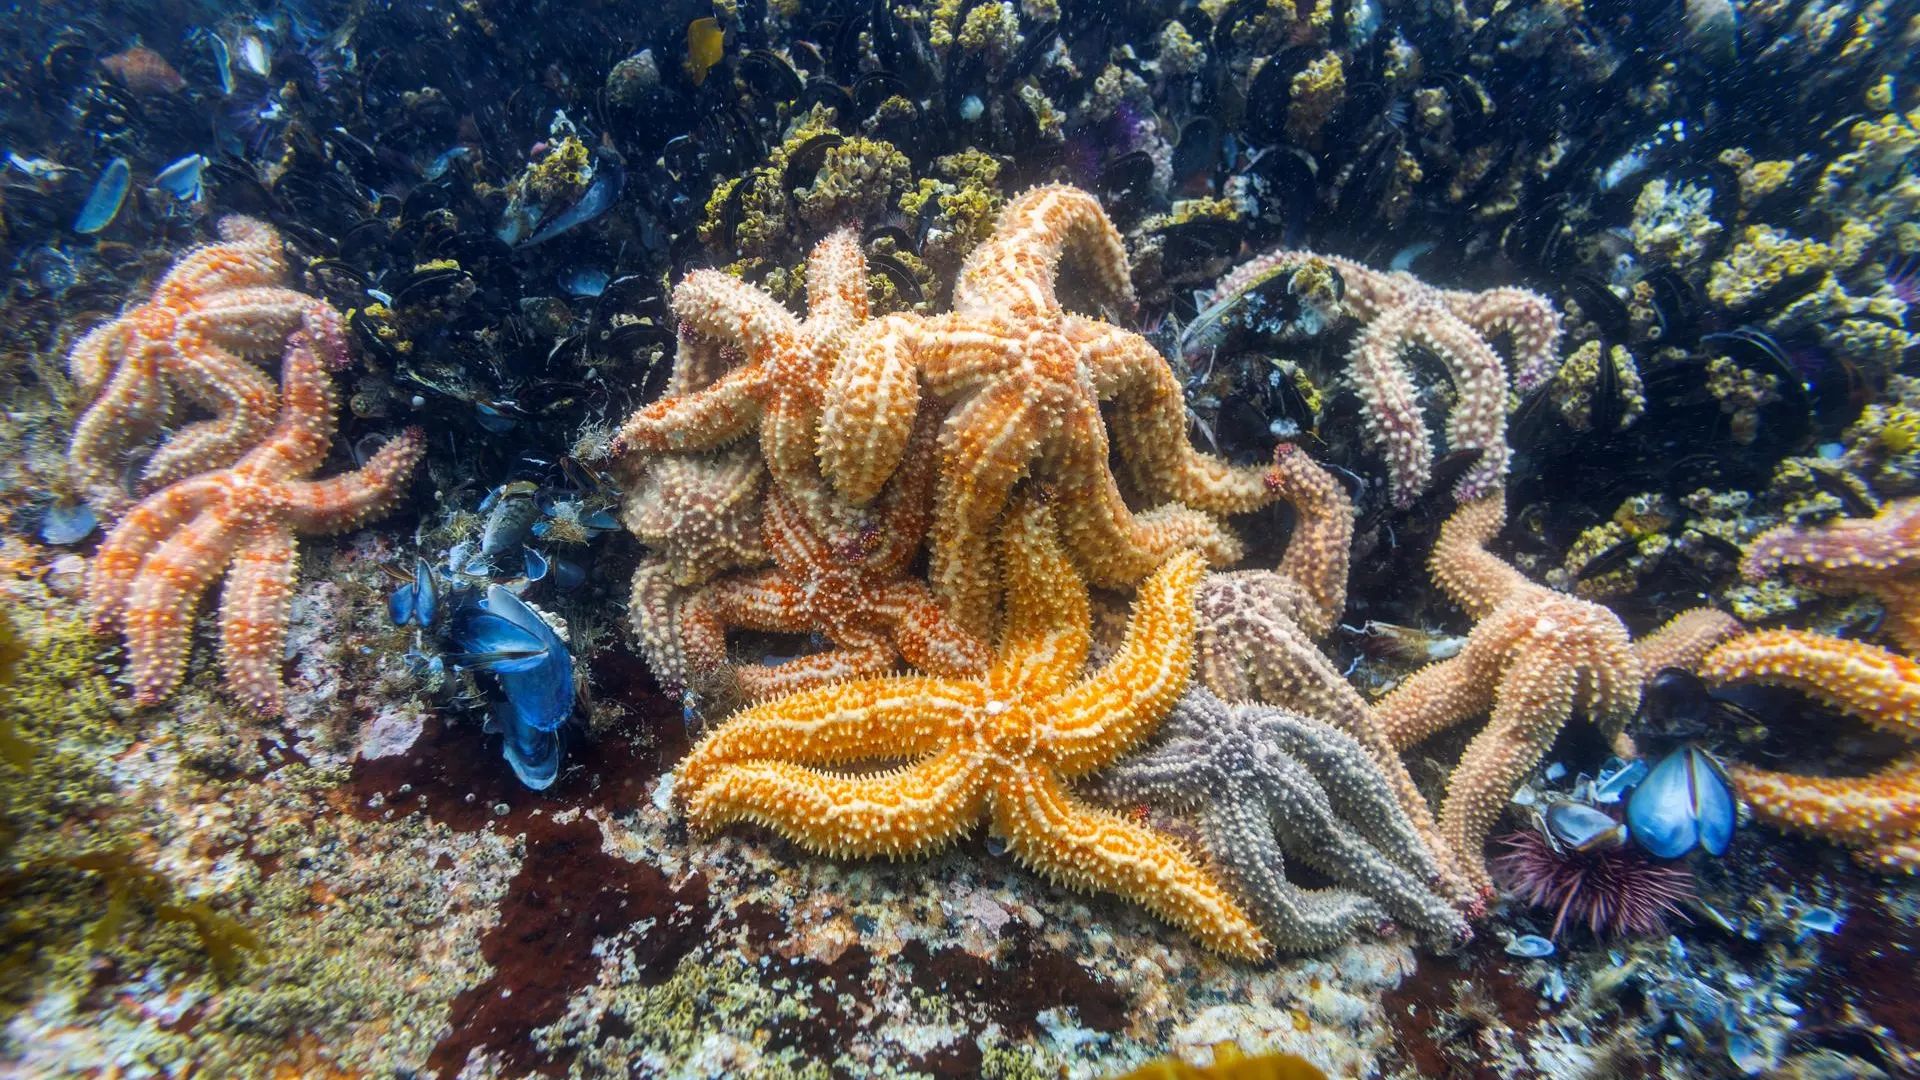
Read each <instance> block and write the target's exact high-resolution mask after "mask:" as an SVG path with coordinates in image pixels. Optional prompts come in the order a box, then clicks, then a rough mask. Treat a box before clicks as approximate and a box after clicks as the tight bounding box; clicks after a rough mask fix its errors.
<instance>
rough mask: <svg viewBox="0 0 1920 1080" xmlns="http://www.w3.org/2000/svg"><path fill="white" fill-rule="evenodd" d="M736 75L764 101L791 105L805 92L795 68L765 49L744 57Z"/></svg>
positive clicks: (738, 65)
mask: <svg viewBox="0 0 1920 1080" xmlns="http://www.w3.org/2000/svg"><path fill="white" fill-rule="evenodd" d="M734 72H735V74H736V75H737V76H738V77H739V79H740V81H741V82H742V83H744V84H745V85H746V87H747V89H748V90H749V91H751V92H752V93H753V95H754V96H755V97H756V98H759V99H760V100H762V101H767V102H782V101H792V100H793V99H794V98H797V97H799V96H800V94H801V93H802V91H804V90H805V89H806V87H805V85H804V84H803V83H801V81H800V76H799V74H798V73H796V72H795V71H794V70H793V65H791V64H789V63H787V62H786V61H785V60H784V59H782V58H781V57H780V56H779V54H777V53H774V52H771V51H769V50H766V49H754V50H753V51H752V52H749V53H747V54H746V55H745V56H742V57H741V58H740V62H739V63H738V64H737V65H736V66H735V68H734Z"/></svg>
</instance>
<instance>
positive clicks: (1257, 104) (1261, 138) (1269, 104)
mask: <svg viewBox="0 0 1920 1080" xmlns="http://www.w3.org/2000/svg"><path fill="white" fill-rule="evenodd" d="M1318 55H1319V50H1318V49H1317V48H1315V47H1312V46H1307V45H1296V46H1293V47H1292V48H1289V49H1286V50H1284V51H1283V52H1281V53H1280V54H1279V55H1277V56H1273V57H1269V58H1268V60H1267V62H1266V63H1265V64H1262V65H1261V67H1260V73H1259V74H1257V75H1255V76H1254V77H1253V83H1252V85H1250V86H1248V87H1247V116H1246V127H1247V134H1248V136H1249V137H1251V138H1252V139H1253V140H1254V141H1256V142H1261V143H1270V142H1280V141H1281V140H1283V139H1285V138H1286V137H1287V105H1288V103H1289V102H1290V101H1291V100H1292V99H1293V77H1294V76H1295V75H1298V74H1300V73H1301V72H1302V71H1305V70H1306V69H1307V65H1308V64H1311V63H1312V62H1313V61H1314V59H1315V58H1316V57H1317V56H1318Z"/></svg>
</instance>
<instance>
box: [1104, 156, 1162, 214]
mask: <svg viewBox="0 0 1920 1080" xmlns="http://www.w3.org/2000/svg"><path fill="white" fill-rule="evenodd" d="M1094 186H1095V187H1097V188H1098V189H1099V191H1100V194H1101V195H1102V196H1103V197H1105V199H1106V200H1107V202H1108V203H1109V204H1113V205H1121V206H1133V205H1139V204H1141V203H1143V202H1145V201H1146V200H1147V199H1148V198H1150V197H1152V195H1153V155H1152V154H1149V153H1147V152H1146V151H1145V150H1135V151H1133V152H1132V153H1129V154H1122V155H1120V156H1119V157H1117V158H1114V159H1113V160H1112V161H1109V162H1107V164H1106V166H1105V167H1104V168H1102V169H1101V170H1100V176H1099V179H1098V180H1097V181H1096V182H1095V185H1094Z"/></svg>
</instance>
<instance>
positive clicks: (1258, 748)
mask: <svg viewBox="0 0 1920 1080" xmlns="http://www.w3.org/2000/svg"><path fill="white" fill-rule="evenodd" d="M1099 783H1100V785H1101V789H1102V790H1103V791H1104V792H1106V793H1107V794H1109V795H1112V796H1115V797H1118V798H1120V799H1125V800H1129V801H1145V802H1150V803H1155V804H1158V805H1162V806H1166V807H1168V808H1170V809H1185V810H1197V811H1198V812H1199V822H1200V827H1201V833H1202V836H1203V837H1204V839H1205V842H1206V845H1207V848H1208V850H1209V851H1210V853H1211V854H1212V856H1213V860H1214V862H1215V864H1216V865H1218V866H1219V868H1220V869H1221V870H1222V872H1223V873H1224V874H1225V875H1226V876H1227V878H1228V879H1229V881H1230V882H1231V883H1232V884H1233V885H1234V886H1236V887H1237V890H1238V892H1239V893H1240V895H1241V898H1242V899H1243V900H1245V901H1246V903H1247V905H1248V907H1249V908H1250V909H1251V910H1252V912H1253V914H1254V917H1255V918H1256V919H1258V920H1259V921H1260V923H1261V928H1262V929H1263V930H1265V931H1266V932H1267V936H1268V938H1269V939H1271V940H1272V942H1273V944H1274V947H1275V948H1276V949H1279V950H1283V951H1290V952H1307V951H1311V950H1315V949H1323V948H1327V947H1328V946H1331V945H1337V944H1339V943H1341V942H1343V941H1345V940H1347V939H1348V938H1350V937H1352V936H1353V934H1354V933H1355V932H1356V931H1357V930H1359V929H1361V928H1364V927H1367V926H1369V925H1378V924H1380V923H1383V922H1385V921H1387V920H1388V919H1389V918H1391V919H1393V920H1397V921H1398V922H1400V923H1401V924H1403V925H1406V926H1409V927H1412V928H1413V929H1415V930H1417V931H1419V932H1421V933H1423V934H1425V935H1427V936H1429V937H1430V938H1432V939H1434V940H1435V941H1436V942H1438V943H1439V944H1440V945H1441V946H1442V947H1444V948H1452V947H1456V946H1458V945H1459V944H1461V943H1463V942H1465V941H1466V940H1467V939H1468V938H1469V937H1471V936H1472V934H1471V931H1470V930H1469V929H1468V928H1467V921H1466V919H1465V917H1464V916H1462V915H1461V913H1460V912H1459V911H1457V910H1456V909H1455V908H1454V906H1453V905H1452V904H1451V903H1449V902H1448V901H1447V900H1446V899H1445V898H1444V897H1443V896H1442V895H1441V894H1440V893H1439V892H1438V891H1436V883H1437V882H1438V881H1439V878H1440V868H1439V866H1438V864H1437V863H1436V862H1435V861H1434V857H1433V853H1432V852H1431V851H1429V850H1428V849H1427V846H1426V844H1425V843H1424V842H1423V841H1422V840H1421V839H1420V834H1419V833H1418V832H1417V831H1416V830H1415V829H1414V827H1413V824H1412V822H1411V821H1409V820H1408V818H1407V815H1406V812H1405V811H1404V810H1402V809H1401V807H1400V803H1399V801H1398V799H1397V798H1396V797H1395V794H1394V789H1393V784H1392V783H1391V781H1389V780H1388V779H1387V777H1386V776H1385V775H1384V774H1383V773H1382V772H1381V771H1380V768H1379V766H1378V765H1376V764H1375V763H1374V761H1373V758H1372V757H1371V755H1369V754H1368V753H1367V751H1366V749H1365V748H1364V747H1362V746H1361V745H1360V743H1359V742H1357V741H1356V740H1355V739H1354V738H1353V737H1352V736H1350V735H1348V734H1346V733H1345V732H1342V731H1340V730H1338V729H1336V728H1334V727H1333V726H1332V725H1329V724H1325V723H1322V722H1320V721H1318V720H1312V719H1308V718H1307V717H1304V716H1301V715H1299V714H1297V713H1292V712H1288V711H1287V710H1285V709H1282V708H1278V707H1276V706H1272V705H1260V704H1238V705H1228V704H1227V703H1226V702H1223V701H1221V700H1220V699H1219V698H1217V697H1215V696H1214V695H1213V694H1211V693H1209V692H1207V691H1206V690H1203V689H1199V688H1197V687H1196V688H1194V689H1191V690H1189V691H1188V692H1187V694H1186V696H1185V697H1182V698H1181V699H1180V702H1179V704H1178V705H1176V706H1175V707H1174V709H1173V712H1172V713H1170V714H1169V715H1168V716H1167V718H1166V720H1164V721H1163V722H1162V723H1161V726H1160V737H1159V738H1158V739H1157V740H1156V742H1155V743H1154V744H1153V745H1151V746H1149V747H1147V748H1146V749H1145V750H1144V751H1142V752H1141V753H1139V754H1136V755H1134V756H1133V757H1131V758H1128V759H1127V760H1124V761H1122V762H1120V763H1119V764H1117V765H1115V766H1114V767H1113V768H1112V769H1110V770H1108V771H1107V772H1106V773H1105V774H1104V776H1103V777H1102V778H1101V780H1100V781H1099ZM1286 855H1292V856H1294V857H1295V858H1297V859H1299V860H1300V861H1301V862H1303V863H1306V864H1307V865H1309V866H1312V867H1313V868H1315V869H1316V870H1319V871H1320V872H1321V873H1323V874H1325V875H1326V876H1327V877H1328V878H1330V879H1332V880H1333V881H1334V882H1335V883H1337V884H1338V885H1339V886H1342V887H1341V888H1333V889H1306V888H1302V887H1301V886H1298V885H1295V884H1293V883H1292V882H1290V881H1288V880H1287V877H1286V864H1285V856H1286Z"/></svg>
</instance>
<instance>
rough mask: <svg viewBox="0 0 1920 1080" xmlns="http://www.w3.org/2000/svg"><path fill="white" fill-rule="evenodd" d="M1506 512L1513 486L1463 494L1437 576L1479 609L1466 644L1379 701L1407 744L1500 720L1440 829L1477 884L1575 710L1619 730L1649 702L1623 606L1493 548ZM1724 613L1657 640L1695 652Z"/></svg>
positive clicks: (1397, 738) (1719, 628) (1486, 884)
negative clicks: (1549, 580)
mask: <svg viewBox="0 0 1920 1080" xmlns="http://www.w3.org/2000/svg"><path fill="white" fill-rule="evenodd" d="M1505 522H1506V498H1505V492H1504V491H1496V492H1495V493H1494V494H1492V495H1488V496H1486V497H1483V498H1481V499H1479V500H1477V501H1474V502H1468V503H1463V504H1462V505H1461V506H1460V508H1459V509H1458V510H1457V511H1455V513H1454V515H1453V517H1451V518H1449V519H1448V521H1447V523H1446V525H1445V526H1443V527H1442V529H1441V533H1440V539H1439V541H1438V543H1436V544H1435V545H1434V549H1433V556H1432V559H1431V563H1430V565H1431V567H1432V569H1433V574H1434V577H1435V578H1436V579H1437V580H1438V581H1439V583H1440V586H1441V587H1442V588H1443V589H1444V590H1445V591H1446V593H1447V595H1448V596H1449V597H1451V598H1452V599H1453V601H1454V602H1455V603H1456V604H1458V605H1460V607H1461V608H1462V609H1464V610H1465V611H1466V612H1467V614H1469V615H1470V616H1472V617H1473V618H1474V620H1475V622H1474V627H1473V630H1472V632H1470V633H1469V634H1468V635H1467V643H1466V646H1465V647H1464V648H1463V649H1462V650H1461V651H1460V653H1459V654H1458V655H1457V656H1454V657H1452V658H1450V659H1447V660H1442V661H1440V662H1438V663H1435V664H1430V665H1428V666H1426V667H1424V668H1421V669H1420V670H1419V671H1416V672H1414V673H1413V675H1412V676H1410V677H1408V678H1407V679H1406V680H1405V681H1404V682H1402V683H1401V684H1400V685H1399V686H1398V687H1396V688H1395V689H1394V690H1393V691H1392V692H1391V693H1389V694H1388V695H1387V696H1386V697H1384V698H1382V699H1380V700H1379V701H1378V702H1376V703H1375V704H1374V706H1373V712H1374V720H1375V722H1376V723H1377V724H1379V725H1380V726H1381V728H1382V729H1383V730H1385V731H1386V733H1387V735H1388V737H1389V738H1390V739H1392V741H1393V743H1394V745H1395V746H1396V747H1398V748H1400V749H1403V750H1404V749H1406V748H1407V747H1410V746H1412V745H1414V744H1415V743H1418V742H1420V741H1421V740H1423V739H1425V738H1427V737H1429V736H1431V735H1433V734H1435V733H1436V732H1439V731H1443V730H1445V729H1447V728H1450V727H1452V726H1454V725H1456V724H1459V723H1461V722H1463V721H1465V720H1467V719H1469V718H1471V717H1474V716H1477V715H1480V714H1482V713H1485V712H1487V711H1488V710H1491V711H1492V720H1491V721H1490V722H1489V723H1488V725H1487V727H1486V728H1485V729H1484V730H1483V731H1481V732H1480V733H1479V734H1478V735H1476V736H1474V738H1473V741H1472V742H1470V743H1469V744H1468V745H1467V749H1466V753H1465V754H1464V755H1462V757H1461V759H1460V763H1459V764H1458V765H1457V766H1455V767H1454V770H1453V776H1452V778H1451V779H1450V780H1449V782H1448V784H1447V795H1446V799H1445V801H1444V803H1443V804H1442V806H1441V810H1440V832H1441V836H1442V837H1443V839H1444V840H1445V842H1446V844H1447V846H1448V847H1450V848H1451V849H1452V850H1453V852H1454V853H1455V855H1456V856H1457V858H1458V859H1459V860H1460V862H1461V864H1462V866H1463V868H1464V869H1465V870H1466V872H1467V874H1468V876H1469V879H1470V880H1471V881H1472V883H1473V884H1474V886H1475V887H1476V888H1478V889H1481V890H1482V891H1486V890H1491V889H1492V887H1493V879H1492V877H1491V875H1489V873H1488V872H1487V866H1486V859H1485V849H1486V842H1487V834H1488V832H1489V831H1490V830H1491V829H1492V827H1493V824H1494V822H1495V821H1497V820H1498V819H1499V816H1500V813H1501V811H1502V810H1503V809H1504V808H1505V807H1506V805H1507V801H1508V799H1509V798H1511V797H1512V795H1513V793H1514V791H1515V790H1517V789H1518V788H1519V786H1520V785H1521V783H1523V782H1524V781H1525V780H1526V779H1527V777H1528V776H1530V775H1531V774H1532V772H1533V770H1534V769H1535V768H1536V767H1537V766H1538V765H1539V763H1540V760H1541V758H1542V757H1544V756H1545V754H1546V752H1547V751H1548V749H1550V748H1551V747H1552V745H1553V740H1554V738H1555V737H1556V736H1557V735H1558V734H1559V733H1560V729H1561V728H1562V727H1563V726H1565V724H1566V722H1567V720H1568V718H1569V717H1571V716H1572V715H1573V713H1574V712H1575V711H1576V710H1579V711H1584V712H1585V713H1586V714H1587V715H1589V716H1590V717H1592V718H1593V719H1594V720H1595V722H1597V723H1599V724H1600V725H1601V727H1602V729H1603V730H1610V731H1611V730H1617V729H1618V728H1619V727H1620V726H1621V725H1622V724H1624V722H1625V721H1626V719H1627V718H1628V717H1630V716H1632V715H1633V712H1634V710H1635V709H1636V708H1638V707H1639V704H1640V691H1641V687H1642V685H1643V684H1644V682H1645V681H1646V679H1647V677H1648V676H1649V675H1651V674H1652V673H1651V672H1648V671H1646V670H1645V668H1644V667H1643V665H1642V662H1641V659H1640V656H1639V654H1637V653H1636V652H1635V651H1634V649H1633V647H1632V646H1631V645H1630V643H1629V641H1628V638H1627V629H1626V627H1625V626H1624V625H1622V624H1621V622H1620V619H1619V617H1618V616H1616V615H1614V614H1613V613H1612V612H1611V611H1608V610H1607V609H1606V608H1603V607H1601V606H1599V605H1598V604H1594V603H1591V602H1589V601H1586V600H1581V599H1578V598H1576V597H1572V596H1568V595H1566V594H1564V593H1558V592H1554V591H1553V590H1551V589H1548V588H1546V587H1545V586H1542V585H1538V584H1535V583H1533V582H1531V581H1529V580H1527V578H1526V576H1525V575H1523V574H1521V573H1520V571H1518V570H1516V569H1514V568H1513V567H1512V566H1510V565H1508V564H1507V563H1506V562H1504V561H1502V560H1501V559H1499V558H1498V557H1496V556H1494V555H1493V554H1491V553H1490V552H1488V551H1487V550H1486V544H1487V542H1488V541H1490V540H1492V539H1493V537H1494V536H1495V535H1496V534H1497V533H1498V532H1499V531H1500V528H1501V526H1502V525H1503V524H1505ZM1725 625H1726V624H1725V623H1723V622H1720V621H1718V620H1712V619H1704V620H1693V619H1688V620H1687V621H1684V622H1683V621H1682V620H1679V619H1676V620H1675V621H1674V622H1673V623H1670V624H1669V628H1668V629H1667V630H1666V631H1663V632H1662V634H1661V635H1657V637H1658V638H1659V644H1657V645H1655V646H1652V647H1651V648H1652V650H1653V651H1655V652H1657V653H1659V654H1660V655H1668V656H1686V655H1688V654H1690V653H1692V652H1694V651H1696V650H1697V648H1698V645H1697V641H1695V640H1689V641H1687V642H1680V641H1677V640H1675V639H1676V637H1678V636H1682V635H1690V634H1691V635H1701V636H1707V635H1712V634H1723V633H1724V632H1725Z"/></svg>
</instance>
